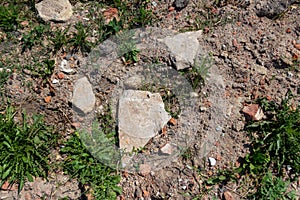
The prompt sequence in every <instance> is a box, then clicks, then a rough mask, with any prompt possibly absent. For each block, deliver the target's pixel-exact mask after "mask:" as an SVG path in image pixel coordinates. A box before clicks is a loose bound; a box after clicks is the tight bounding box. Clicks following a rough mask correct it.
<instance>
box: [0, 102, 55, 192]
mask: <svg viewBox="0 0 300 200" xmlns="http://www.w3.org/2000/svg"><path fill="white" fill-rule="evenodd" d="M15 116H16V112H15V111H14V109H13V108H12V107H10V106H9V107H7V108H6V110H5V111H4V112H2V113H1V114H0V159H1V164H0V179H1V183H0V185H2V184H3V183H4V182H5V181H8V182H9V183H10V185H12V184H13V183H18V184H19V186H18V191H19V192H20V191H21V190H22V188H23V186H24V183H25V181H33V177H38V176H41V177H44V178H46V177H47V172H48V170H49V169H50V167H49V163H48V160H47V156H48V154H49V152H50V148H49V147H51V146H52V145H53V144H54V143H55V141H56V139H55V136H54V134H53V132H52V129H51V128H50V127H47V126H46V125H45V124H44V122H43V119H42V117H41V116H33V118H32V122H30V120H29V119H27V117H26V114H24V113H22V120H21V121H20V122H19V123H17V122H16V119H15Z"/></svg>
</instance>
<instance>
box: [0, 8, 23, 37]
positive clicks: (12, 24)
mask: <svg viewBox="0 0 300 200" xmlns="http://www.w3.org/2000/svg"><path fill="white" fill-rule="evenodd" d="M18 25H19V12H18V6H16V5H9V6H2V5H0V29H2V30H4V31H6V32H8V31H13V30H16V29H17V27H18Z"/></svg>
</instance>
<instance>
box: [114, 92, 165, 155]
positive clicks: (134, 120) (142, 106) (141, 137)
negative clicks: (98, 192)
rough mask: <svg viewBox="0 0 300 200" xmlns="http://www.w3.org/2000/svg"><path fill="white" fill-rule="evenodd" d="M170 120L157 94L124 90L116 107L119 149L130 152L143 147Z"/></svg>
mask: <svg viewBox="0 0 300 200" xmlns="http://www.w3.org/2000/svg"><path fill="white" fill-rule="evenodd" d="M170 118H171V117H170V115H169V114H168V113H167V112H166V111H165V109H164V103H163V101H162V98H161V96H160V94H159V93H153V94H152V93H150V92H147V91H139V90H124V92H123V94H122V95H121V97H120V99H119V106H118V128H119V143H120V148H121V149H123V150H125V151H126V152H131V151H132V149H133V147H135V148H140V147H144V146H145V145H146V144H147V143H148V141H149V140H150V139H151V138H152V137H154V136H156V135H157V134H158V132H159V131H160V130H161V129H162V128H163V126H165V125H166V124H167V122H168V121H169V120H170Z"/></svg>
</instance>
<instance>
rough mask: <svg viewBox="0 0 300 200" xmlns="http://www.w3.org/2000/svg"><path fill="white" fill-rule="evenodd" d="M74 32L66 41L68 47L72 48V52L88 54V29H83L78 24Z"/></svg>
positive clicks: (89, 48)
mask: <svg viewBox="0 0 300 200" xmlns="http://www.w3.org/2000/svg"><path fill="white" fill-rule="evenodd" d="M75 28H76V32H74V33H73V35H72V37H71V38H70V39H69V40H68V43H69V45H70V46H73V47H74V50H76V51H78V50H80V51H81V52H86V53H89V52H90V51H91V50H92V47H93V45H92V43H91V42H89V41H88V40H87V37H88V32H89V27H85V26H84V25H83V24H82V22H78V23H77V24H76V25H75Z"/></svg>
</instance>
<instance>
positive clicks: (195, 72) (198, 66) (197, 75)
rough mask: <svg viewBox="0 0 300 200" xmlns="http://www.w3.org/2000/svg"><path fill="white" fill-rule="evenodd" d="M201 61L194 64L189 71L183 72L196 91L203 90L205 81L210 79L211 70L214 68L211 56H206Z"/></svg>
mask: <svg viewBox="0 0 300 200" xmlns="http://www.w3.org/2000/svg"><path fill="white" fill-rule="evenodd" d="M198 62H199V61H196V60H195V62H194V66H193V67H192V69H191V70H189V71H182V72H183V74H185V75H186V77H187V78H188V80H189V81H190V83H191V85H192V88H193V89H194V90H196V89H199V88H200V89H201V88H202V87H203V86H204V84H205V79H206V78H207V77H209V69H210V68H211V66H212V62H213V61H212V58H211V56H205V57H204V58H203V59H201V61H200V63H198Z"/></svg>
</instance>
